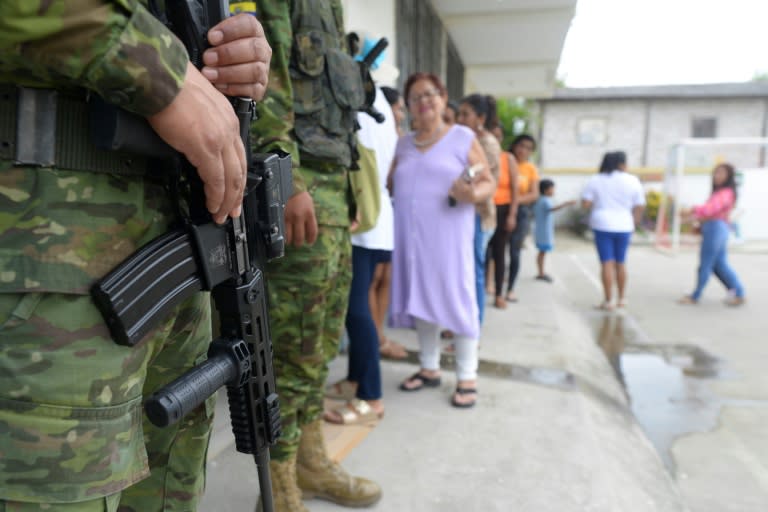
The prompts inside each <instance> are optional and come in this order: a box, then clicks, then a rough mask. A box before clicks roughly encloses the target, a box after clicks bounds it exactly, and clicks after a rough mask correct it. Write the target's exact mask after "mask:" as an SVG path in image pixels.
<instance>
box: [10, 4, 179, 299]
mask: <svg viewBox="0 0 768 512" xmlns="http://www.w3.org/2000/svg"><path fill="white" fill-rule="evenodd" d="M145 4H146V2H143V1H141V2H140V1H138V0H2V1H0V83H15V84H20V85H26V86H32V87H44V88H55V89H58V90H60V91H68V92H80V93H83V92H84V90H91V91H95V92H96V93H98V94H100V95H101V96H103V97H104V98H105V99H106V100H107V101H109V102H111V103H114V104H116V105H119V106H121V107H123V108H126V109H128V110H131V111H134V112H137V113H139V114H144V115H148V114H152V113H155V112H158V111H159V110H161V109H162V108H164V107H165V106H166V105H168V104H169V103H170V102H171V101H172V100H173V98H174V97H175V96H176V94H177V93H178V91H179V88H180V86H181V83H182V81H183V78H184V73H185V69H186V65H187V62H188V57H187V53H186V50H185V49H184V47H183V45H182V44H181V42H179V41H178V39H177V38H176V37H175V36H173V34H171V32H169V31H168V30H167V29H166V28H165V27H164V26H163V25H162V24H161V23H160V22H158V21H157V20H156V19H155V18H154V17H153V16H152V15H151V13H149V12H148V10H147V8H146V6H145ZM0 100H2V98H0ZM6 121H8V120H7V119H0V123H2V122H6ZM168 203H169V201H168V198H167V195H166V194H165V193H164V191H163V190H162V188H161V187H159V186H155V185H151V184H149V183H147V182H145V180H143V179H141V178H135V177H134V178H130V177H118V176H113V175H109V174H94V173H84V172H80V171H78V170H77V169H59V168H29V167H17V166H14V165H13V162H11V161H8V160H0V293H13V292H25V291H41V292H44V291H49V292H63V293H78V294H84V293H87V292H88V288H89V287H90V285H91V284H92V283H93V281H94V280H95V279H98V278H100V277H101V276H103V275H104V274H105V273H106V272H108V271H109V270H111V269H112V268H113V267H115V266H116V265H117V264H118V263H119V262H121V261H122V260H124V259H125V258H126V257H127V256H128V255H130V254H131V253H132V252H133V251H134V250H136V249H137V248H138V247H140V246H141V245H143V244H144V243H146V242H148V241H149V240H150V239H152V238H153V237H155V236H157V235H159V234H161V233H163V232H164V231H166V230H167V226H168V223H169V218H171V214H170V207H169V204H168Z"/></svg>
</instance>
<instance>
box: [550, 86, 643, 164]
mask: <svg viewBox="0 0 768 512" xmlns="http://www.w3.org/2000/svg"><path fill="white" fill-rule="evenodd" d="M586 118H590V119H593V118H600V119H605V121H606V126H607V133H608V139H607V140H606V141H605V143H604V144H600V145H581V144H577V143H576V132H577V125H578V123H579V121H581V120H582V119H586ZM644 118H645V103H644V102H643V101H640V100H638V101H590V102H570V101H569V102H552V103H549V102H548V103H545V106H544V109H543V118H542V137H541V144H540V146H541V167H542V169H547V168H584V167H589V168H594V169H597V167H598V166H599V165H600V160H601V159H602V156H603V153H605V152H606V151H614V150H623V151H626V152H627V158H628V159H629V165H630V167H631V166H635V167H636V166H638V165H640V163H639V158H640V155H641V154H642V150H643V133H644V130H643V126H644V123H645V120H644Z"/></svg>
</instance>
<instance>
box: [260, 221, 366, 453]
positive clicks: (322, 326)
mask: <svg viewBox="0 0 768 512" xmlns="http://www.w3.org/2000/svg"><path fill="white" fill-rule="evenodd" d="M319 228H320V230H319V234H318V238H317V242H315V244H314V245H313V246H311V247H308V246H303V247H298V248H296V247H288V248H287V249H286V253H285V256H284V257H283V258H281V259H279V260H275V261H274V262H272V263H270V264H269V266H268V268H267V285H268V287H269V300H270V308H269V315H270V328H271V333H272V343H273V345H274V367H275V374H276V376H277V392H278V394H279V396H280V413H281V416H282V421H283V435H282V437H281V438H280V440H279V441H278V443H277V445H276V446H275V447H273V448H272V450H271V455H272V458H273V459H275V460H286V459H287V458H289V457H291V456H292V455H293V454H295V453H296V451H297V450H298V447H299V440H300V439H301V427H302V426H303V425H307V424H309V423H311V422H313V421H314V420H316V419H317V418H318V417H319V416H320V415H321V414H322V412H323V395H324V388H325V380H326V378H327V377H328V363H329V362H330V361H331V360H332V359H333V358H334V357H335V356H336V355H337V354H338V351H339V343H340V340H341V334H342V329H343V328H344V317H345V316H346V312H347V302H348V300H349V285H350V283H351V280H352V245H351V243H350V238H349V230H348V228H346V227H337V226H323V225H321V226H320V227H319Z"/></svg>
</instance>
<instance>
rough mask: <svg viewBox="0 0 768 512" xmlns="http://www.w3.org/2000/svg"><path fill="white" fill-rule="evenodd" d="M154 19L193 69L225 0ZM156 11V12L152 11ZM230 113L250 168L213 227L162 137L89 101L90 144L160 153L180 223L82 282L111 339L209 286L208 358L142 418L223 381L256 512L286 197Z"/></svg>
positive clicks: (137, 330) (177, 406)
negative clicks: (237, 210)
mask: <svg viewBox="0 0 768 512" xmlns="http://www.w3.org/2000/svg"><path fill="white" fill-rule="evenodd" d="M165 4H166V11H165V13H164V17H161V16H158V17H160V18H161V20H162V21H164V22H165V23H166V24H167V25H168V26H169V27H170V28H171V29H172V30H173V31H174V33H176V34H177V36H179V38H180V39H181V40H182V42H184V44H185V46H186V47H187V51H188V53H189V55H190V59H191V60H192V62H193V63H194V64H195V65H197V66H198V67H200V66H201V65H202V53H203V51H204V50H205V49H206V48H207V46H208V45H207V32H208V29H209V28H210V27H212V26H213V25H215V24H216V23H218V21H220V20H222V19H224V17H225V16H227V15H228V11H229V9H228V5H227V2H226V1H218V0H209V1H208V2H207V3H206V2H205V0H199V1H198V0H166V1H165ZM156 14H157V13H156ZM230 99H231V102H232V105H233V108H234V109H235V112H236V113H237V114H238V117H239V118H240V127H241V136H242V138H243V143H244V145H245V147H246V157H247V159H248V175H247V184H246V190H245V197H244V200H243V208H242V215H241V216H240V217H239V218H236V219H231V218H230V219H228V220H227V221H226V222H225V223H224V224H222V225H217V224H215V223H214V222H213V221H212V218H211V216H210V214H209V213H208V212H207V211H206V208H205V196H204V193H203V186H202V182H201V181H200V179H199V177H198V175H197V171H196V169H195V168H194V167H192V165H191V164H190V163H189V162H188V161H186V159H184V158H183V157H182V156H181V155H179V154H178V153H176V152H174V151H173V150H172V149H171V148H170V147H168V146H166V145H165V144H164V143H162V141H161V140H160V139H159V137H157V136H156V135H155V134H154V132H153V131H152V130H151V129H150V128H149V126H148V125H146V123H145V122H143V119H141V118H137V117H134V116H132V115H131V114H129V113H127V112H125V111H121V110H118V109H110V108H109V107H108V106H106V105H105V104H100V105H99V104H95V106H94V112H95V113H94V116H93V120H94V122H96V121H97V123H96V124H92V126H93V127H94V130H93V131H94V133H93V136H94V139H95V140H94V142H95V143H96V144H97V145H98V146H100V147H103V148H107V149H123V150H140V151H141V152H143V153H144V154H145V155H147V154H148V156H151V157H153V158H156V159H161V160H162V161H163V162H164V163H165V167H167V166H168V162H169V158H170V161H171V162H172V166H173V167H175V169H176V175H177V176H176V179H175V181H174V183H175V186H174V189H175V195H178V196H179V197H183V198H185V199H186V201H183V204H181V205H180V206H179V211H180V212H181V213H182V215H181V217H182V219H183V222H182V225H181V226H179V227H178V228H177V229H174V230H172V231H170V232H168V233H166V234H164V235H162V236H160V237H158V238H156V239H155V240H153V241H151V242H149V243H148V244H147V245H146V246H144V247H142V248H140V249H139V250H138V251H137V252H136V253H134V254H133V255H132V256H130V257H129V258H128V259H127V260H125V261H124V262H123V263H121V264H120V265H119V266H118V267H117V268H115V269H114V270H113V271H112V272H110V273H109V274H108V275H107V276H106V277H104V278H103V279H102V280H101V281H99V282H98V283H96V284H95V285H94V287H93V288H92V290H91V295H92V297H93V299H94V302H95V304H96V306H97V307H98V308H99V310H100V311H101V313H102V315H103V316H104V319H105V321H106V323H107V325H108V326H109V329H110V333H111V334H112V337H113V338H114V340H115V342H117V343H119V344H122V345H128V346H133V345H135V344H136V343H138V342H139V341H140V340H141V339H142V338H143V337H144V336H145V335H146V334H147V333H149V332H150V331H151V330H152V329H153V328H155V327H156V326H157V325H158V323H159V322H160V321H162V320H163V319H166V318H167V317H168V315H169V314H170V313H171V312H172V311H173V309H174V308H175V307H176V306H178V305H179V304H180V303H181V302H182V301H184V300H185V299H187V298H189V297H191V296H192V295H193V294H195V293H199V292H200V291H203V290H206V291H210V292H211V296H212V298H213V301H214V304H215V306H216V307H215V309H216V311H217V313H218V319H219V322H218V324H219V328H218V332H217V333H214V334H215V335H217V336H216V338H215V339H214V340H213V341H212V342H211V344H210V347H209V350H208V359H207V360H206V361H205V362H204V363H202V364H201V365H199V366H197V367H195V368H193V369H191V370H190V371H188V372H187V373H185V374H184V375H182V376H181V377H179V378H178V379H176V380H175V381H173V382H171V383H170V384H168V385H166V386H165V387H163V388H162V389H160V390H158V391H156V392H155V393H153V394H152V395H151V396H150V397H149V398H148V399H147V400H146V401H145V404H144V408H145V411H146V413H147V416H148V418H149V420H150V421H151V422H152V423H153V424H155V425H157V426H159V427H164V426H168V425H171V424H173V423H176V422H177V421H179V420H180V419H181V418H183V417H184V416H185V415H186V414H187V413H188V412H190V411H191V410H192V409H194V408H195V407H197V406H199V405H200V404H202V403H203V402H204V401H205V400H206V399H207V398H208V397H209V396H211V395H212V394H214V393H215V392H216V391H217V390H218V389H219V388H221V387H222V386H226V387H227V397H228V400H229V412H230V418H231V422H232V430H233V433H234V436H235V448H236V449H237V451H239V452H242V453H247V454H252V455H253V456H254V459H255V462H256V465H257V467H258V475H259V487H260V489H261V500H262V505H263V508H264V510H265V512H271V511H272V510H273V503H272V494H271V489H272V487H271V481H270V474H269V447H270V446H271V445H272V444H274V443H275V441H276V440H277V438H278V437H279V435H280V411H279V404H278V397H277V394H276V392H275V377H274V372H273V369H272V342H271V338H270V332H269V321H268V316H267V315H268V310H267V296H266V289H265V286H266V283H265V279H264V273H263V267H264V264H265V263H266V261H268V260H270V259H273V258H277V257H280V256H282V255H283V251H284V247H285V241H284V232H285V229H284V206H285V202H286V200H287V198H288V197H289V196H290V194H291V160H290V156H288V155H279V154H259V155H251V154H250V144H249V125H250V121H251V119H252V116H253V102H252V101H251V100H250V99H246V98H230Z"/></svg>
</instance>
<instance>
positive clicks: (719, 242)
mask: <svg viewBox="0 0 768 512" xmlns="http://www.w3.org/2000/svg"><path fill="white" fill-rule="evenodd" d="M728 232H729V229H728V224H727V223H726V222H725V221H722V220H709V221H707V222H705V223H704V224H702V225H701V248H700V251H699V271H698V274H697V280H696V290H694V292H693V293H692V294H691V297H692V298H693V299H694V300H699V298H700V297H701V293H702V292H703V291H704V287H705V286H706V285H707V281H708V280H709V276H710V275H712V273H713V272H714V273H716V274H717V276H718V277H719V278H720V280H721V281H722V282H723V284H724V285H725V286H726V288H728V290H730V291H732V292H733V293H735V294H736V296H737V297H743V296H744V287H743V286H742V285H741V281H739V277H738V276H737V275H736V272H734V271H733V268H731V266H730V265H729V264H728Z"/></svg>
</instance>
